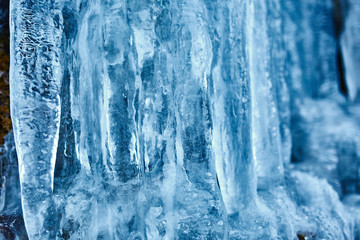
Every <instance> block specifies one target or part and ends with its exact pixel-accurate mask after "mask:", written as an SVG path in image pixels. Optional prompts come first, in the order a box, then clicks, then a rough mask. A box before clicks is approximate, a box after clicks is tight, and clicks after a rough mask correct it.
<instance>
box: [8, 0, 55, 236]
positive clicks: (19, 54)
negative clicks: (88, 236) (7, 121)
mask: <svg viewBox="0 0 360 240" xmlns="http://www.w3.org/2000/svg"><path fill="white" fill-rule="evenodd" d="M61 4H62V1H57V2H54V1H42V0H34V1H27V0H13V1H11V43H12V45H11V73H10V79H11V82H10V88H11V89H10V90H11V115H12V119H13V126H14V135H15V142H16V148H17V153H18V159H19V174H20V184H21V199H22V207H23V214H24V219H25V225H26V229H27V232H28V234H29V238H30V239H51V238H54V232H55V231H56V227H55V225H56V221H57V220H56V219H57V215H56V213H55V210H54V208H53V204H52V190H53V177H54V176H53V175H54V166H55V160H56V149H57V144H58V143H57V141H58V134H59V123H60V97H59V94H60V82H61V77H62V70H61V66H60V64H59V63H60V57H61V49H60V46H61V36H62V15H61V11H60V10H61V8H62V6H61Z"/></svg>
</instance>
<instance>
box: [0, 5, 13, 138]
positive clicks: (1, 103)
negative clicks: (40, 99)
mask: <svg viewBox="0 0 360 240" xmlns="http://www.w3.org/2000/svg"><path fill="white" fill-rule="evenodd" d="M8 19H9V2H8V1H2V2H1V4H0V144H3V143H4V137H5V135H6V134H7V133H8V132H10V130H11V119H10V97H9V96H10V94H9V64H10V56H9V50H10V49H9V21H8Z"/></svg>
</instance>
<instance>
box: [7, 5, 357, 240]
mask: <svg viewBox="0 0 360 240" xmlns="http://www.w3.org/2000/svg"><path fill="white" fill-rule="evenodd" d="M315 2H316V1H310V0H309V1H304V2H303V1H301V2H300V1H299V2H297V1H294V3H291V2H289V1H281V0H269V1H266V0H256V1H255V0H254V1H253V0H246V1H243V0H226V1H223V0H218V1H216V0H214V1H203V0H170V1H166V0H153V1H125V0H106V1H100V0H93V1H85V0H84V1H82V0H78V1H65V0H59V1H43V0H12V1H11V43H12V45H11V55H12V56H11V60H12V61H11V104H12V105H11V106H12V119H13V122H14V135H15V142H16V149H17V154H18V159H19V173H20V185H21V202H22V209H23V216H24V220H25V225H26V229H27V233H28V236H29V238H30V239H55V238H57V239H275V238H276V239H293V238H294V237H296V235H297V234H298V236H304V237H311V236H315V235H316V236H320V238H321V237H322V238H324V239H351V238H354V236H355V234H359V233H358V232H356V231H355V230H354V229H353V228H352V227H351V226H353V225H352V221H353V220H354V219H353V218H351V217H350V216H349V215H348V214H347V212H346V211H345V208H344V206H343V205H342V203H341V202H340V201H339V197H338V195H337V193H336V192H335V191H334V190H333V187H334V188H336V186H337V185H336V184H339V182H340V181H342V180H344V179H349V178H351V179H353V178H354V176H353V175H351V176H350V177H349V176H348V175H346V172H348V168H347V167H348V166H349V165H351V164H350V163H351V161H352V160H348V159H349V158H345V160H343V161H342V162H344V161H345V163H344V164H340V165H339V166H340V167H339V168H336V166H337V162H338V161H340V160H338V157H334V156H335V155H336V154H337V153H340V152H342V153H343V150H344V149H349V148H348V147H339V146H343V145H341V144H340V143H343V142H346V141H350V142H351V144H352V146H353V147H352V148H351V149H352V150H351V151H350V152H347V153H345V155H346V156H349V155H351V154H354V153H355V155H356V153H357V152H358V151H357V149H358V148H359V143H360V141H359V135H356V134H352V133H353V132H354V131H355V132H357V133H359V126H358V124H357V123H356V120H355V119H356V114H355V113H353V114H352V115H350V116H349V115H346V114H345V110H344V109H343V108H341V107H340V104H343V103H344V104H346V102H345V100H344V99H343V97H342V96H341V95H340V94H339V93H338V90H337V77H336V71H337V70H336V69H337V68H336V63H335V57H334V56H335V54H336V53H335V49H336V41H335V37H334V36H333V34H332V33H331V28H332V25H331V24H332V23H331V20H329V19H327V22H326V23H329V22H330V23H331V24H329V25H330V26H328V25H326V24H325V25H321V23H322V22H321V23H320V24H319V25H316V26H312V25H311V23H312V22H313V18H315V17H316V14H315V13H314V12H311V11H310V10H309V9H308V6H313V7H314V8H315V9H316V10H313V11H315V12H316V11H317V10H319V11H320V10H322V11H323V12H322V14H323V15H324V16H328V15H329V14H331V9H332V1H330V0H329V1H323V3H315ZM316 4H317V5H316ZM323 15H322V16H323ZM320 20H321V21H324V20H323V19H320ZM323 24H324V23H323ZM329 32H330V33H329ZM299 33H300V34H304V38H299V37H298V36H299ZM346 36H347V35H346ZM309 49H310V50H313V52H312V53H309V52H307V50H309ZM313 53H315V54H318V55H319V57H318V58H317V59H314V58H313V56H312V54H313ZM346 53H347V54H348V52H346ZM332 57H334V58H332ZM347 60H349V61H353V60H352V59H350V58H349V59H347ZM358 63H359V62H356V61H353V62H352V64H358ZM345 64H348V63H347V62H346V61H345ZM316 66H318V67H319V69H316V70H314V67H316ZM351 66H353V65H351ZM313 73H317V75H316V74H313ZM353 85H354V84H353ZM354 91H355V90H354ZM290 93H291V94H290ZM351 93H352V95H351V98H352V99H355V94H354V93H353V91H352V92H351ZM320 96H321V97H323V99H324V100H318V98H319V97H320ZM328 106H331V107H332V108H333V109H335V110H336V111H337V114H339V115H340V116H341V117H342V118H343V122H344V121H345V122H346V123H349V125H346V126H343V127H339V128H338V131H333V132H329V131H327V130H324V129H322V130H324V131H325V136H330V137H331V139H332V140H334V139H335V140H336V141H337V142H336V143H339V144H338V145H336V146H335V145H331V148H328V145H326V144H330V143H329V142H326V141H323V142H322V141H320V143H319V141H317V142H316V141H315V142H316V143H317V144H319V145H320V146H318V145H316V146H314V145H313V143H314V141H312V140H314V139H315V138H317V137H321V136H319V134H320V133H321V130H319V131H320V132H319V131H314V133H313V132H312V131H309V130H308V129H311V128H309V127H308V126H311V125H312V124H313V123H314V122H316V119H318V118H319V117H318V118H316V116H317V115H316V112H319V111H320V113H319V114H318V115H319V116H320V118H321V117H322V116H324V115H326V114H328V113H329V111H326V109H325V110H324V109H323V108H324V107H328ZM354 108H355V107H354ZM346 109H347V107H346ZM349 109H350V108H349ZM352 109H353V108H351V109H350V110H351V111H352ZM311 110H312V112H311ZM322 110H323V112H322ZM350 110H349V111H350ZM304 111H305V112H304ZM354 111H355V110H354ZM314 112H315V114H314ZM308 113H309V114H308ZM328 115H331V114H328ZM309 116H310V117H309ZM335 116H336V114H335V115H331V116H327V115H326V116H325V117H323V118H324V119H326V120H323V121H322V123H326V124H328V125H325V126H327V127H329V126H330V127H329V129H331V126H334V125H335V124H336V123H335V122H334V121H332V120H334V119H335ZM358 116H359V115H357V117H358ZM290 119H292V120H291V121H292V122H293V126H291V128H292V129H297V130H301V131H302V132H300V133H299V131H296V132H295V133H294V134H293V135H292V136H291V133H290ZM314 119H315V120H314ZM327 119H330V120H329V121H328V122H327ZM295 120H296V121H295ZM306 124H307V125H306ZM319 128H320V126H319ZM323 128H325V129H328V128H326V127H323ZM344 129H345V131H346V132H347V133H349V134H346V133H344V132H343V130H344ZM326 131H327V132H326ZM339 132H342V134H344V136H343V137H338V136H339V134H338V133H339ZM326 134H327V135H326ZM304 136H305V137H306V141H307V142H302V141H305V139H304ZM291 138H292V139H293V143H294V144H293V149H295V150H296V151H295V153H293V155H294V157H295V158H297V160H299V161H300V160H304V164H303V165H302V164H298V165H296V166H295V165H293V164H290V155H291V153H290V152H291V147H292V143H291ZM344 139H345V140H346V141H345V140H344ZM349 139H350V140H349ZM332 140H330V142H331V141H332ZM300 141H301V142H300ZM321 144H323V145H321ZM322 149H325V153H319V150H320V151H321V150H322ZM326 149H327V150H326ZM334 149H335V150H338V151H337V152H336V151H335V150H334ZM332 150H334V151H335V153H334V151H332ZM326 154H329V156H330V157H329V156H328V155H326ZM331 154H332V155H331ZM339 155H341V154H339ZM304 156H306V159H307V160H308V161H307V162H306V161H305V157H304ZM314 156H315V157H318V159H319V160H318V161H317V160H315V159H313V158H312V157H314ZM336 156H337V155H336ZM321 157H323V158H324V159H326V160H324V161H323V162H322V160H323V159H322V158H321ZM335 158H336V159H335ZM356 158H357V157H356V156H355V157H354V159H356ZM332 159H335V160H334V161H332ZM339 159H340V157H339ZM350 159H351V158H350ZM346 161H350V163H349V164H347V162H346ZM354 161H355V160H354ZM324 162H325V163H324ZM305 163H306V164H305ZM326 164H327V165H326ZM314 166H315V169H319V172H320V173H322V175H321V174H320V177H322V178H328V179H331V176H332V175H331V174H332V173H333V172H334V171H335V170H334V169H336V171H337V169H340V170H339V171H340V174H339V175H340V177H337V178H336V180H334V182H333V183H334V184H333V187H332V186H330V185H329V184H328V183H327V182H326V181H325V180H320V179H318V178H317V177H314V176H311V174H309V173H306V172H307V171H308V170H306V167H310V168H312V167H314ZM316 166H318V168H316ZM321 166H327V167H328V168H329V169H330V170H329V171H325V170H324V171H320V169H321ZM334 166H335V167H334ZM332 167H333V168H332ZM357 167H359V166H357ZM331 168H332V170H331ZM299 169H300V170H301V171H299ZM304 169H305V170H304ZM358 169H359V168H358ZM315 173H318V172H316V171H315ZM341 174H343V175H341ZM344 174H345V175H344ZM355 175H356V173H355ZM355 178H356V177H355ZM329 181H330V180H329ZM355 181H356V180H355ZM309 185H311V186H312V187H311V188H309ZM339 192H341V191H339ZM355 192H356V191H355ZM340 194H342V193H340ZM329 198H330V200H329ZM326 201H331V203H329V204H325V205H324V204H323V202H326ZM329 206H330V207H329ZM331 206H332V207H331ZM357 221H359V220H357ZM299 238H300V237H299Z"/></svg>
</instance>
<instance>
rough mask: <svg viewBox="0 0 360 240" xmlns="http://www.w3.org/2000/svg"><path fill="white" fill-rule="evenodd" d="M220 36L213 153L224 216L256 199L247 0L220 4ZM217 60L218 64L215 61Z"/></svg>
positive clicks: (213, 104)
mask: <svg viewBox="0 0 360 240" xmlns="http://www.w3.org/2000/svg"><path fill="white" fill-rule="evenodd" d="M219 5H220V6H219V10H218V14H219V15H220V23H219V24H218V25H219V27H217V28H216V29H215V31H216V34H219V35H220V36H221V38H220V40H218V42H217V44H219V51H218V52H216V55H215V54H214V55H215V56H216V60H217V61H215V60H214V61H215V62H214V63H213V69H212V86H211V88H212V90H211V91H210V96H211V110H212V120H213V128H214V129H213V144H212V147H213V151H214V156H215V163H216V172H217V177H218V180H219V184H220V189H221V194H222V198H223V201H224V203H225V207H226V211H227V213H228V214H236V213H239V212H240V211H241V210H242V209H244V208H246V207H247V206H249V205H251V204H252V203H255V196H256V177H255V169H254V161H253V157H252V149H251V97H250V96H251V93H250V81H249V73H248V68H247V66H248V54H247V53H246V47H245V46H246V33H245V30H246V28H245V27H246V11H247V2H245V1H225V2H223V3H219ZM215 64H216V65H215Z"/></svg>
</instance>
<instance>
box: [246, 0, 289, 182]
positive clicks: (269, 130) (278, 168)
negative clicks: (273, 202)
mask: <svg viewBox="0 0 360 240" xmlns="http://www.w3.org/2000/svg"><path fill="white" fill-rule="evenodd" d="M266 2H267V1H264V0H260V1H254V2H253V4H251V5H250V7H249V9H248V16H249V17H248V22H247V27H248V29H247V34H246V35H247V39H248V40H247V43H248V45H247V46H248V50H249V74H250V80H251V81H250V82H251V100H252V101H251V103H252V115H251V119H252V132H251V134H252V143H253V156H254V161H255V164H256V173H257V178H258V189H267V188H269V187H270V186H272V185H276V184H279V183H280V182H281V180H282V176H283V161H282V152H281V135H280V131H279V127H280V122H279V114H278V108H277V99H276V92H275V90H276V89H275V87H276V86H275V84H273V83H275V82H276V81H281V79H275V77H276V75H274V74H272V73H271V71H270V67H271V62H270V61H271V57H272V56H271V55H270V39H269V37H268V29H267V22H266V20H267V7H268V6H267V5H266ZM275 23H276V22H275Z"/></svg>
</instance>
